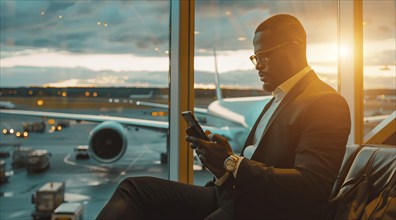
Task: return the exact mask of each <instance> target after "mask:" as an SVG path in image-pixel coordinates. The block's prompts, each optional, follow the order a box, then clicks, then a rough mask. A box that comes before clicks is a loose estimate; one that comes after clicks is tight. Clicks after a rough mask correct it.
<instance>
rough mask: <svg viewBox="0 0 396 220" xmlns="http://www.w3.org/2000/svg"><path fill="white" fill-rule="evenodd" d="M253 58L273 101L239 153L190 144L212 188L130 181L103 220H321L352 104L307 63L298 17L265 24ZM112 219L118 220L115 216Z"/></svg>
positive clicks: (217, 139) (220, 143)
mask: <svg viewBox="0 0 396 220" xmlns="http://www.w3.org/2000/svg"><path fill="white" fill-rule="evenodd" d="M253 45H254V52H255V54H254V55H252V56H251V57H250V59H251V61H252V62H253V64H254V65H255V67H256V69H257V70H258V74H259V77H260V80H261V81H262V82H263V88H264V89H265V90H267V91H270V92H273V95H274V98H273V99H272V100H271V102H270V103H269V104H267V106H266V107H265V108H264V109H263V111H262V113H261V114H260V116H259V118H258V119H257V121H256V123H255V125H254V127H253V128H252V130H251V132H250V134H249V136H248V138H247V140H246V143H245V146H244V149H243V152H242V154H241V155H234V153H233V152H232V149H231V147H230V145H229V144H228V142H227V140H226V139H224V138H223V137H221V136H219V135H216V134H214V135H213V134H210V132H207V134H208V136H209V138H210V139H211V141H205V140H202V139H197V138H195V137H194V133H193V131H192V130H191V129H187V133H188V134H189V135H188V136H187V137H186V140H187V141H189V142H191V143H192V144H193V146H194V147H196V151H197V154H198V155H199V157H200V159H201V161H202V163H203V164H204V165H205V166H206V167H207V168H208V169H209V170H210V171H211V172H212V173H213V174H214V175H215V177H216V178H215V180H214V181H213V184H209V185H210V186H206V187H201V186H192V185H187V184H182V183H177V182H172V181H168V180H161V179H157V178H151V177H135V178H127V179H125V180H124V181H123V182H122V183H121V184H120V185H119V187H118V188H117V190H116V192H115V193H114V195H113V197H112V198H111V200H110V201H109V203H108V204H107V205H106V207H105V208H104V209H103V210H102V212H101V213H100V214H99V216H98V218H99V219H107V218H113V217H114V218H115V219H123V217H124V219H125V218H129V219H140V218H159V219H177V218H180V219H204V218H207V219H320V218H321V213H322V211H323V208H324V206H325V205H326V203H327V198H328V195H329V194H330V191H331V188H332V185H333V183H334V181H335V178H336V175H337V173H338V169H339V167H340V165H341V162H342V158H343V155H344V152H345V145H346V143H347V139H348V135H349V132H350V115H349V109H348V105H347V103H346V101H345V100H344V99H343V98H342V97H341V96H340V95H339V94H338V93H337V92H336V91H335V90H334V89H332V88H331V87H330V86H328V85H327V84H325V83H324V82H322V81H321V80H320V79H319V78H318V77H317V76H316V74H315V72H314V71H313V70H312V69H311V68H310V67H309V65H308V64H307V60H306V34H305V30H304V28H303V26H302V25H301V23H300V22H299V21H298V20H297V19H296V18H295V17H293V16H290V15H285V14H280V15H275V16H273V17H270V18H269V19H267V20H265V21H264V22H262V23H261V24H260V25H259V26H258V27H257V29H256V33H255V36H254V40H253ZM112 215H114V216H112Z"/></svg>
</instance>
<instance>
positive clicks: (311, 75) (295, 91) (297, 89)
mask: <svg viewBox="0 0 396 220" xmlns="http://www.w3.org/2000/svg"><path fill="white" fill-rule="evenodd" d="M316 78H318V77H317V76H316V74H315V72H314V71H313V70H311V71H310V72H308V73H307V74H306V75H305V76H304V77H303V78H302V79H301V80H300V81H299V82H298V83H297V84H296V85H295V86H294V87H293V88H292V89H291V90H290V91H289V93H287V95H286V96H285V98H284V99H283V100H282V102H281V103H280V104H279V106H278V108H276V110H275V112H274V114H272V116H271V118H270V119H269V121H268V124H267V126H266V127H265V129H264V132H263V136H262V138H261V140H263V137H264V135H265V133H266V132H267V130H268V128H269V127H270V126H271V125H272V123H273V122H274V120H275V119H276V118H277V117H278V115H279V114H280V113H281V112H282V110H283V109H284V108H285V107H286V106H287V105H288V104H289V103H290V101H291V100H294V99H295V98H296V97H297V96H298V95H300V94H301V93H302V91H304V89H305V88H306V87H307V85H308V84H309V83H310V82H311V81H312V80H313V79H316Z"/></svg>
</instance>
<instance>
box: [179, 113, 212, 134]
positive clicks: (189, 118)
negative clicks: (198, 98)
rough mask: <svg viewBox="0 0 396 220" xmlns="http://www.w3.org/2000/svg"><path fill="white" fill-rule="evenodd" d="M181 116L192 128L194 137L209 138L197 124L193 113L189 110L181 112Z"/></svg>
mask: <svg viewBox="0 0 396 220" xmlns="http://www.w3.org/2000/svg"><path fill="white" fill-rule="evenodd" d="M182 116H183V118H184V120H185V121H186V122H187V125H188V126H189V127H192V128H193V129H194V133H195V135H194V136H195V137H197V138H200V139H203V140H206V141H209V138H208V137H207V136H206V135H205V132H204V131H203V129H202V127H201V126H200V125H199V123H198V121H197V120H196V119H195V117H194V115H193V114H192V113H191V112H190V111H185V112H182Z"/></svg>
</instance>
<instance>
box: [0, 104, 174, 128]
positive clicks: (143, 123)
mask: <svg viewBox="0 0 396 220" xmlns="http://www.w3.org/2000/svg"><path fill="white" fill-rule="evenodd" d="M0 114H11V115H24V116H36V117H49V118H59V119H68V120H77V121H90V122H98V123H100V122H104V121H114V122H118V123H120V124H123V125H130V126H135V127H140V128H149V129H150V128H151V129H156V130H167V129H168V127H169V125H168V122H165V121H153V120H145V119H137V118H126V117H116V116H107V115H87V114H74V113H60V112H44V111H28V110H3V109H1V110H0Z"/></svg>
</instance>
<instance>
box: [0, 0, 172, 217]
mask: <svg viewBox="0 0 396 220" xmlns="http://www.w3.org/2000/svg"><path fill="white" fill-rule="evenodd" d="M0 4H1V13H0V16H1V30H0V34H1V57H0V59H1V67H0V68H1V69H0V70H1V71H0V72H1V74H0V101H1V108H2V111H11V113H13V114H6V113H4V112H2V113H1V114H0V117H1V118H0V119H1V120H0V126H1V130H2V134H1V136H0V144H1V148H0V151H1V153H2V156H4V155H3V153H5V154H8V157H7V156H4V157H2V158H0V160H3V161H5V165H6V168H5V170H6V171H7V173H8V174H11V171H13V175H12V176H10V178H9V179H8V180H9V182H8V183H6V184H4V185H2V186H1V187H2V190H1V191H2V193H1V194H0V197H2V198H0V200H1V206H0V213H1V214H0V219H29V218H31V213H32V212H33V211H34V210H35V204H31V195H32V194H34V192H35V191H36V190H37V189H39V188H40V187H41V186H42V185H44V184H45V183H46V182H51V181H53V182H64V183H65V200H66V201H68V202H71V201H73V202H80V203H82V204H84V207H85V211H84V218H85V219H94V218H95V217H96V215H97V213H98V210H100V209H101V208H102V207H103V205H104V204H105V202H106V201H107V200H108V199H109V197H110V195H111V193H112V192H113V191H114V188H115V187H116V186H117V184H118V182H119V181H121V180H122V179H123V178H124V177H125V176H133V175H152V176H158V177H163V178H167V176H168V175H167V173H168V170H167V165H166V164H165V163H161V162H166V159H167V157H166V156H165V154H166V143H167V132H166V130H167V129H166V127H167V124H168V106H167V103H168V75H169V74H168V71H169V16H170V2H169V1H163V0H161V1H72V0H66V1H1V3H0ZM150 103H155V104H162V105H156V106H154V105H150ZM17 111H22V112H19V113H20V114H19V115H15V113H16V112H17ZM111 117H113V118H111ZM135 119H139V120H142V119H143V120H145V121H138V120H135ZM138 122H139V126H136V125H137V123H138ZM18 134H19V135H18ZM87 146H89V147H87ZM39 149H40V150H46V151H37V150H39ZM14 151H15V152H14ZM16 151H17V152H16ZM33 152H35V157H34V158H33V156H30V155H31V154H33ZM43 152H48V153H45V155H44V153H43ZM43 155H44V156H43ZM30 157H31V158H30ZM48 157H49V163H47V161H48V160H47V159H48ZM41 158H47V159H41ZM95 159H96V160H95ZM30 162H31V164H30V165H29V163H30ZM2 164H3V163H2ZM13 165H14V166H13ZM1 169H3V167H2V168H1ZM40 201H41V200H40V198H38V200H37V202H39V203H40ZM37 205H40V204H37Z"/></svg>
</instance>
